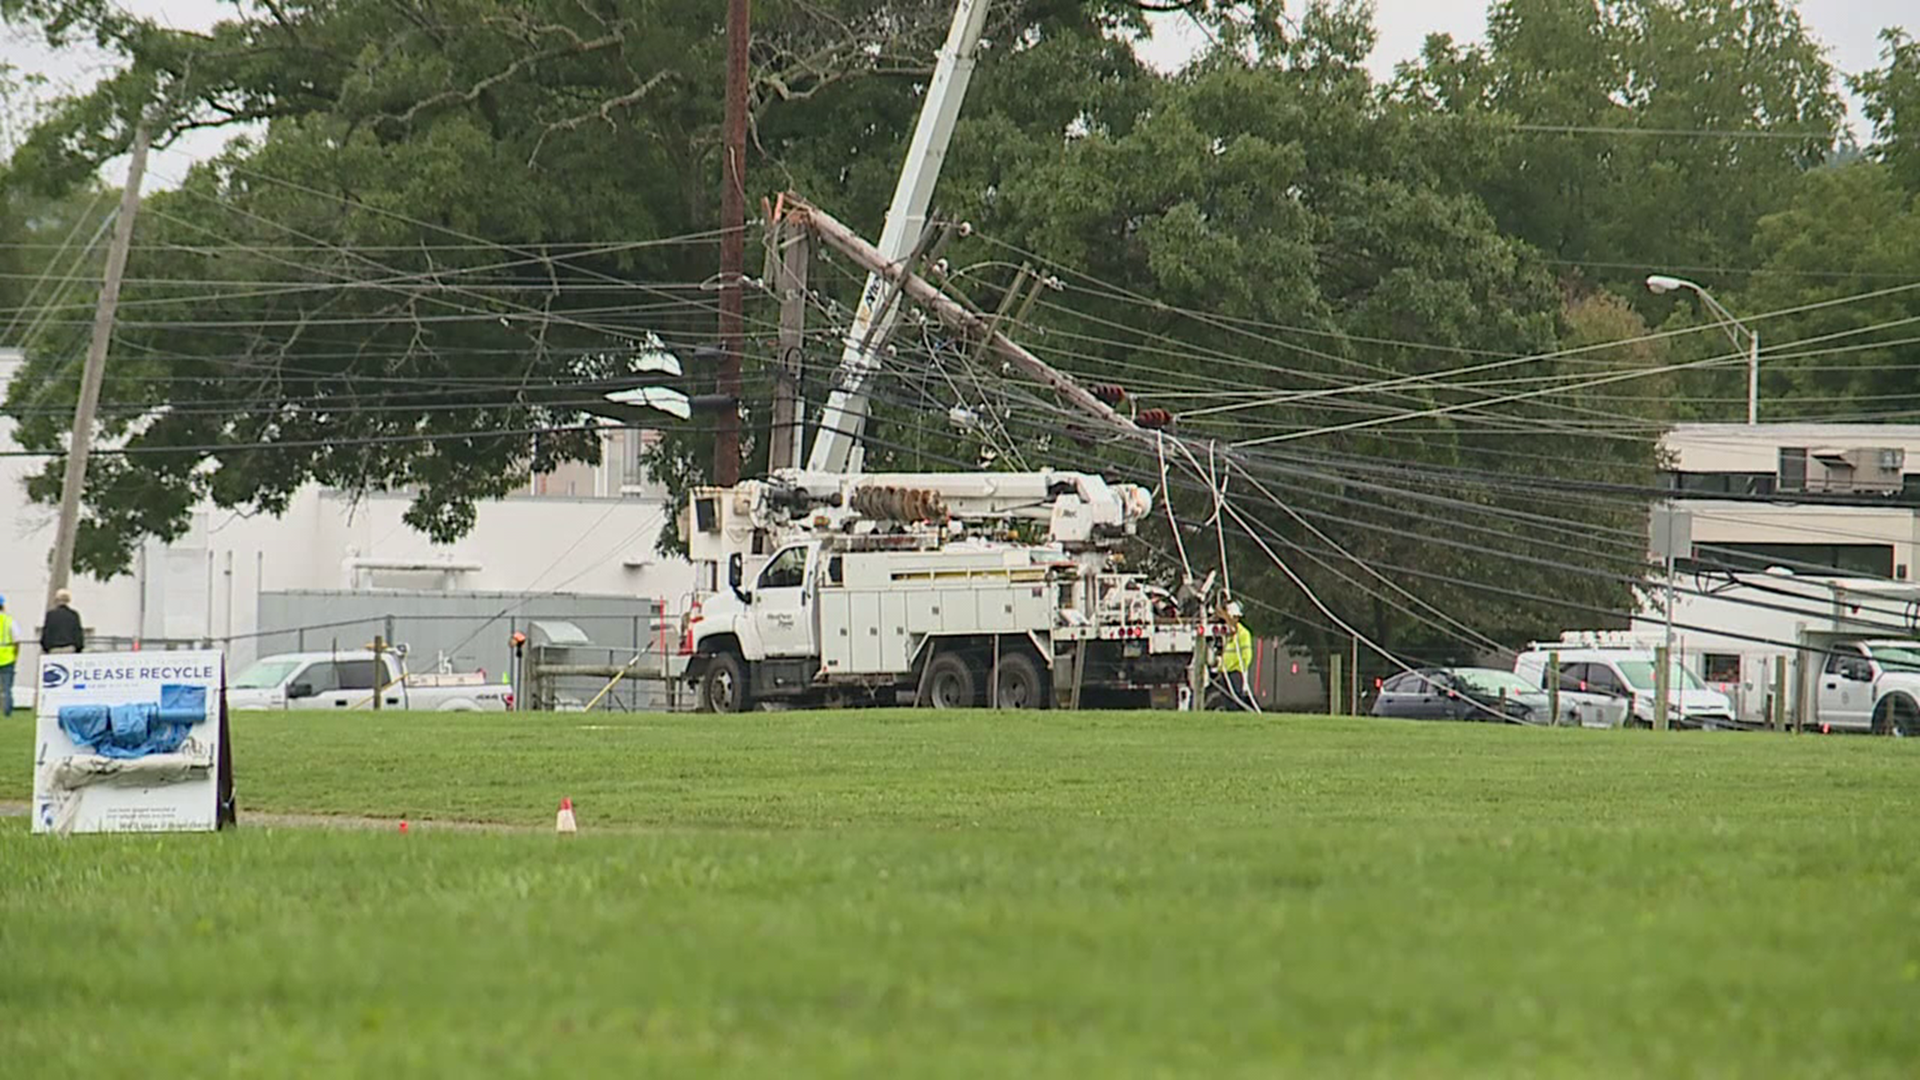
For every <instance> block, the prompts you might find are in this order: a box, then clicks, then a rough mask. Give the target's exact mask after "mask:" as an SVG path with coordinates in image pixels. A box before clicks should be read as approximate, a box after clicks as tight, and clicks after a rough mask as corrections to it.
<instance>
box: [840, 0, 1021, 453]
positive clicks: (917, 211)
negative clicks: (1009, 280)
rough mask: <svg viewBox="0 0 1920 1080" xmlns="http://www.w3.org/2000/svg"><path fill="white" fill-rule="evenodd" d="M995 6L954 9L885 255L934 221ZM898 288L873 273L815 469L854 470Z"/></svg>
mask: <svg viewBox="0 0 1920 1080" xmlns="http://www.w3.org/2000/svg"><path fill="white" fill-rule="evenodd" d="M987 6H988V0H960V2H959V5H958V6H957V7H956V8H955V9H954V12H953V26H952V28H951V29H950V30H949V31H948V33H947V43H946V45H945V46H943V47H942V48H941V50H940V56H939V59H938V61H937V62H936V64H935V66H934V71H933V79H932V81H930V82H929V83H928V84H927V100H926V103H925V104H924V105H923V106H922V107H921V109H920V120H919V123H918V124H916V125H915V127H914V129H913V141H912V142H911V143H910V144H909V145H908V147H907V160H906V162H905V164H903V165H902V166H901V169H900V182H899V184H898V186H896V187H895V188H894V189H893V204H892V205H891V206H890V207H889V208H888V209H887V223H886V226H885V228H884V229H883V230H882V231H881V233H880V245H879V250H880V254H881V256H882V257H883V258H885V259H886V260H887V262H889V263H895V264H897V263H902V262H905V261H906V259H907V258H908V257H909V256H911V255H912V254H913V249H914V245H915V244H916V243H918V242H919V239H920V233H921V231H922V230H923V229H924V228H925V227H926V222H927V208H928V206H929V205H930V204H931V203H932V201H933V188H934V185H935V184H936V183H938V182H939V179H940V165H941V163H942V161H943V160H944V159H945V158H946V154H947V143H948V142H949V141H950V140H951V139H952V138H953V125H954V122H955V121H956V120H957V119H958V118H959V116H960V103H961V102H962V101H963V100H964V99H965V98H966V96H967V83H968V82H969V81H970V80H971V79H972V78H973V64H974V53H975V52H976V51H977V50H978V48H979V45H980V31H981V29H982V27H984V26H985V25H986V21H987ZM898 291H899V290H898V289H897V288H895V287H894V286H893V285H892V283H890V282H889V281H888V280H887V279H886V278H885V277H883V276H881V275H880V274H877V273H870V274H868V275H867V285H866V288H865V289H863V290H862V291H861V293H860V306H859V307H858V308H857V309H856V310H855V311H854V315H853V323H852V325H851V326H849V327H848V328H847V337H846V342H845V346H844V349H843V351H842V352H841V355H840V369H839V374H838V378H837V380H836V382H835V388H834V389H833V391H832V392H831V393H830V394H829V395H828V396H827V403H826V406H825V408H824V409H823V411H822V412H821V414H820V422H819V431H818V433H817V434H816V435H815V436H814V441H813V450H812V452H811V453H810V454H809V455H808V456H807V468H808V470H810V471H812V472H825V473H845V472H850V471H853V463H854V460H855V459H854V454H853V451H854V447H855V446H856V445H857V444H858V443H859V441H860V437H861V435H862V433H863V432H864V430H865V428H866V422H867V405H868V398H869V389H868V382H869V380H871V379H872V377H873V373H874V371H875V370H876V369H877V368H878V367H879V360H878V358H877V353H878V351H879V349H880V348H881V347H882V346H883V345H885V344H886V340H887V336H888V334H889V332H890V331H891V330H892V328H893V321H894V315H893V312H894V311H895V310H896V309H897V306H898V305H897V304H896V303H895V302H894V301H895V300H896V295H895V294H896V293H897V292H898Z"/></svg>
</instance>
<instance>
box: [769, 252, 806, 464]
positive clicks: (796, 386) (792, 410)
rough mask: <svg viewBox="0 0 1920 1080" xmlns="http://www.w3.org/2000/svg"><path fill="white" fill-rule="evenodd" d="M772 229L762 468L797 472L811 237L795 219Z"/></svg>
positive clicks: (803, 406) (803, 407) (801, 436)
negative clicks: (776, 312) (773, 322)
mask: <svg viewBox="0 0 1920 1080" xmlns="http://www.w3.org/2000/svg"><path fill="white" fill-rule="evenodd" d="M796 216H797V215H796ZM774 229H775V230H776V231H775V234H774V235H775V236H776V237H777V241H778V242H777V244H776V245H775V246H776V254H777V255H778V256H779V257H778V258H777V259H776V260H774V261H775V265H776V266H777V267H778V273H779V275H780V276H779V279H778V280H779V283H780V288H779V294H780V357H779V360H778V362H776V363H775V365H774V384H773V438H772V441H771V446H770V448H769V453H768V457H767V467H768V469H769V470H772V469H797V468H799V467H800V460H801V457H802V453H803V449H804V448H803V445H802V444H803V443H804V442H805V438H804V431H805V428H804V427H803V425H804V424H805V422H806V416H805V411H806V404H805V402H804V401H803V400H802V398H801V394H800V387H801V376H802V374H803V372H802V367H803V362H804V360H805V358H806V330H807V268H808V264H809V261H810V260H809V255H810V252H811V248H810V244H811V243H812V239H813V238H812V237H811V236H810V235H809V234H808V233H807V231H806V228H805V227H804V225H803V224H802V223H800V222H798V221H782V222H777V223H774Z"/></svg>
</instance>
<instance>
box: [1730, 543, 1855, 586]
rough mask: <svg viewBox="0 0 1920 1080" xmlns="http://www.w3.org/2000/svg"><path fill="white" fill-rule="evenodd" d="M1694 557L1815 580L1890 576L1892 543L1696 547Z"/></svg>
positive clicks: (1741, 568) (1746, 569)
mask: <svg viewBox="0 0 1920 1080" xmlns="http://www.w3.org/2000/svg"><path fill="white" fill-rule="evenodd" d="M1694 558H1695V559H1697V560H1698V561H1699V562H1700V563H1703V564H1706V565H1711V566H1718V567H1719V568H1721V569H1724V570H1735V571H1741V572H1746V573H1761V572H1764V571H1765V570H1767V569H1768V568H1770V567H1775V566H1784V567H1786V568H1787V569H1789V570H1792V571H1793V572H1794V573H1796V574H1803V575H1811V576H1815V577H1819V576H1822V575H1823V574H1826V572H1827V571H1831V572H1832V573H1831V574H1830V575H1828V576H1833V577H1877V578H1891V577H1892V576H1893V545H1892V544H1732V543H1720V544H1696V545H1694Z"/></svg>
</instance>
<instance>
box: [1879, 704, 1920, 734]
mask: <svg viewBox="0 0 1920 1080" xmlns="http://www.w3.org/2000/svg"><path fill="white" fill-rule="evenodd" d="M1873 733H1874V734H1875V735H1920V708H1916V707H1915V705H1914V703H1913V699H1912V698H1910V697H1908V696H1906V695H1905V694H1889V695H1888V696H1887V698H1886V699H1885V700H1884V701H1882V702H1880V704H1879V705H1878V706H1876V707H1875V708H1874V710H1873Z"/></svg>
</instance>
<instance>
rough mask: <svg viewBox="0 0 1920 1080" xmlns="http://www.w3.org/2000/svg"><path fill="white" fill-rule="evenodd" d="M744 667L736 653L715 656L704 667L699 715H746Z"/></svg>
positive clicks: (745, 671)
mask: <svg viewBox="0 0 1920 1080" xmlns="http://www.w3.org/2000/svg"><path fill="white" fill-rule="evenodd" d="M747 706H748V696H747V665H746V663H745V662H744V661H742V660H741V659H740V654H739V653H734V652H718V653H714V654H713V659H712V660H711V661H709V662H708V663H707V671H706V674H705V675H702V676H701V677H700V704H699V705H698V708H699V710H700V711H701V712H707V713H736V712H746V711H747Z"/></svg>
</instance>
